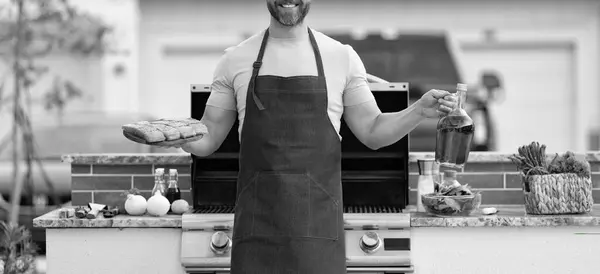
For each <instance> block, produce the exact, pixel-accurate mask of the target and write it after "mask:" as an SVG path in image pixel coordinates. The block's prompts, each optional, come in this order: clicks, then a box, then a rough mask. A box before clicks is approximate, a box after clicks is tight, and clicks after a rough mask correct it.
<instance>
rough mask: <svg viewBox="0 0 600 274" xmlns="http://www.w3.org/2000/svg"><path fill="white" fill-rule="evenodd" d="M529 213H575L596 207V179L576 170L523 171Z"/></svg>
mask: <svg viewBox="0 0 600 274" xmlns="http://www.w3.org/2000/svg"><path fill="white" fill-rule="evenodd" d="M521 181H522V183H523V195H524V196H525V211H526V212H527V214H537V215H543V214H547V215H551V214H575V213H588V212H590V211H591V210H592V205H593V204H594V199H593V198H592V179H591V178H589V177H588V178H585V177H580V176H577V174H572V173H562V174H548V175H532V176H529V177H526V176H524V175H523V174H521Z"/></svg>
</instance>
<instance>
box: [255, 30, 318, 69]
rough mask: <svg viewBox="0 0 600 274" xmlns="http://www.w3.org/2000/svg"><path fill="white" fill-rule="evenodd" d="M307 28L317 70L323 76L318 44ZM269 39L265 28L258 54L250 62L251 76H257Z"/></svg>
mask: <svg viewBox="0 0 600 274" xmlns="http://www.w3.org/2000/svg"><path fill="white" fill-rule="evenodd" d="M307 29H308V38H309V39H310V45H311V46H312V48H313V52H314V53H315V61H316V62H317V72H318V75H319V77H324V76H325V72H324V70H323V60H322V58H321V51H320V50H319V46H318V45H317V40H316V39H315V36H314V35H313V32H312V30H311V29H310V28H307ZM268 40H269V29H267V30H265V34H264V36H263V39H262V42H261V43H260V50H259V51H258V56H257V57H256V61H254V64H252V67H253V70H252V77H256V76H258V71H259V70H260V68H261V67H262V59H263V56H264V55H265V49H266V47H267V41H268Z"/></svg>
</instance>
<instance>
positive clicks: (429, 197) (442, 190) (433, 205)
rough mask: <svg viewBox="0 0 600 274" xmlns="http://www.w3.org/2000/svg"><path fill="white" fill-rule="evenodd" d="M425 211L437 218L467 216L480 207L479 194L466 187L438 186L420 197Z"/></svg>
mask: <svg viewBox="0 0 600 274" xmlns="http://www.w3.org/2000/svg"><path fill="white" fill-rule="evenodd" d="M421 202H422V203H423V207H424V208H425V211H426V212H427V213H429V214H431V215H435V216H438V217H452V216H469V215H471V213H472V212H473V211H475V210H477V209H479V206H480V205H481V193H480V192H473V191H472V190H471V188H470V187H469V186H468V185H453V186H439V188H438V187H436V191H435V192H433V193H429V194H424V195H421Z"/></svg>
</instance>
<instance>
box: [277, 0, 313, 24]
mask: <svg viewBox="0 0 600 274" xmlns="http://www.w3.org/2000/svg"><path fill="white" fill-rule="evenodd" d="M282 2H284V3H285V2H287V1H282ZM278 5H279V4H278V3H271V2H270V3H268V4H267V7H268V8H269V12H270V13H271V16H273V18H275V20H277V21H278V22H279V23H281V24H282V25H284V26H287V27H293V26H296V25H298V24H300V23H302V21H304V17H306V14H308V11H309V10H310V2H309V3H299V4H298V7H296V8H294V9H293V10H292V11H289V12H283V11H281V9H280V8H279V6H278Z"/></svg>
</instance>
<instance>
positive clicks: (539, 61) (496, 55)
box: [461, 44, 576, 152]
mask: <svg viewBox="0 0 600 274" xmlns="http://www.w3.org/2000/svg"><path fill="white" fill-rule="evenodd" d="M462 50H463V55H464V56H463V57H462V58H463V60H461V61H462V63H463V66H464V73H465V78H466V79H467V81H468V83H477V82H479V78H480V74H481V72H482V71H483V70H488V69H491V70H495V71H497V72H498V73H499V75H500V76H501V78H502V81H503V86H504V89H505V92H506V96H505V100H504V101H503V102H501V103H500V104H497V105H493V106H492V115H493V118H494V121H495V128H496V132H497V143H498V144H497V145H498V147H497V150H499V151H504V152H515V151H516V149H517V147H518V146H521V145H524V144H529V143H530V142H532V141H538V142H540V143H543V144H546V145H547V146H548V150H549V151H557V152H558V151H565V150H569V149H570V150H573V149H575V148H576V146H575V144H574V141H575V139H576V138H575V137H576V132H575V127H574V124H575V123H574V122H575V120H574V119H575V117H574V114H573V113H574V110H575V97H574V95H573V94H574V92H575V85H574V64H573V49H572V47H570V46H569V45H567V44H564V45H547V46H545V45H542V46H532V45H525V44H523V45H505V46H493V47H489V46H477V45H471V46H467V45H463V47H462Z"/></svg>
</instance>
